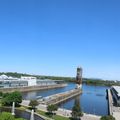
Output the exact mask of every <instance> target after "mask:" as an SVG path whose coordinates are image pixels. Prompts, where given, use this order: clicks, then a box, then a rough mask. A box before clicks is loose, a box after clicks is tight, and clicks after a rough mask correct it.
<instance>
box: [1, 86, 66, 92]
mask: <svg viewBox="0 0 120 120" xmlns="http://www.w3.org/2000/svg"><path fill="white" fill-rule="evenodd" d="M66 86H67V84H56V85H44V86H30V87H17V88H0V92H3V93H10V92H14V91H19V92H30V91H37V90H48V89H54V88H62V87H66Z"/></svg>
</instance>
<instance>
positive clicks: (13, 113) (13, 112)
mask: <svg viewBox="0 0 120 120" xmlns="http://www.w3.org/2000/svg"><path fill="white" fill-rule="evenodd" d="M12 115H15V102H13V104H12Z"/></svg>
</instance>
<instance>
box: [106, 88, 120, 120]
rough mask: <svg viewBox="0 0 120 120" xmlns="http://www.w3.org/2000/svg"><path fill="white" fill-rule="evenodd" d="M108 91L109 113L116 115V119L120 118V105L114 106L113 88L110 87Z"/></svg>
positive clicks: (119, 119)
mask: <svg viewBox="0 0 120 120" xmlns="http://www.w3.org/2000/svg"><path fill="white" fill-rule="evenodd" d="M107 92H108V111H109V115H112V116H113V117H115V119H116V120H120V107H116V106H114V101H113V97H112V93H111V90H110V89H108V90H107Z"/></svg>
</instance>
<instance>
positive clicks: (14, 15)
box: [0, 0, 120, 80]
mask: <svg viewBox="0 0 120 120" xmlns="http://www.w3.org/2000/svg"><path fill="white" fill-rule="evenodd" d="M119 6H120V1H119V0H0V55H1V57H0V71H5V72H7V71H13V72H23V73H32V74H41V75H56V76H75V75H76V67H77V66H82V67H83V70H84V77H92V78H103V79H118V80H120V7H119Z"/></svg>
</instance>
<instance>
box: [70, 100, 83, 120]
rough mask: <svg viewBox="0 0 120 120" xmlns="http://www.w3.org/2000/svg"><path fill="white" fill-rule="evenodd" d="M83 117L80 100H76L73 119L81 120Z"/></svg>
mask: <svg viewBox="0 0 120 120" xmlns="http://www.w3.org/2000/svg"><path fill="white" fill-rule="evenodd" d="M82 116H83V113H82V110H81V107H80V103H79V99H76V100H75V103H74V106H73V108H72V118H73V119H74V120H79V119H80V117H82Z"/></svg>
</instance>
